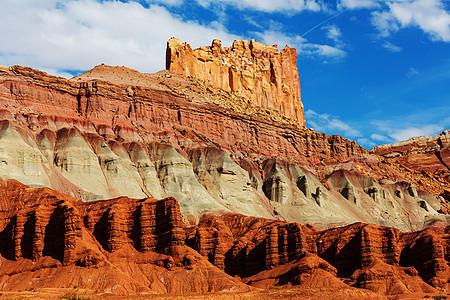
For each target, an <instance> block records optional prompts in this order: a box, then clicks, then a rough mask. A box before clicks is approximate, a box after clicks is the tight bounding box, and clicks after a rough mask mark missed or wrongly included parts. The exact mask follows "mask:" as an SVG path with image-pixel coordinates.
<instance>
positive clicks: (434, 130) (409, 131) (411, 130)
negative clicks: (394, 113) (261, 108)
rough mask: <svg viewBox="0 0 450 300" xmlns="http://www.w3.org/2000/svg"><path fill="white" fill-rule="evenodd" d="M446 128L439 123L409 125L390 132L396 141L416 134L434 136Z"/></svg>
mask: <svg viewBox="0 0 450 300" xmlns="http://www.w3.org/2000/svg"><path fill="white" fill-rule="evenodd" d="M442 130H444V128H443V127H441V126H439V125H426V126H423V127H420V128H418V127H408V128H403V129H395V130H393V132H392V133H390V134H389V136H390V137H392V138H393V139H394V140H396V141H404V140H407V139H409V138H412V137H416V136H422V135H425V136H433V135H436V134H438V133H439V132H441V131H442Z"/></svg>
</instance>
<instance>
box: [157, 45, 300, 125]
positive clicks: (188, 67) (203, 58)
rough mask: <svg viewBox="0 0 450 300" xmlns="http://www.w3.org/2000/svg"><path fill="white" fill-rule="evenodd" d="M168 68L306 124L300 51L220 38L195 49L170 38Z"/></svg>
mask: <svg viewBox="0 0 450 300" xmlns="http://www.w3.org/2000/svg"><path fill="white" fill-rule="evenodd" d="M166 69H167V70H170V71H173V72H175V73H177V74H181V75H185V76H193V77H195V78H199V79H203V80H205V81H207V82H209V83H210V84H212V85H213V86H216V87H218V88H221V89H223V90H225V91H231V92H233V93H235V94H237V95H239V96H242V97H244V98H245V99H247V100H248V101H250V102H252V103H256V104H257V105H258V106H261V107H263V108H272V109H277V110H279V111H280V112H281V113H282V114H283V115H285V116H286V117H288V118H291V119H292V120H294V121H295V122H298V124H299V125H300V126H305V124H306V123H305V116H304V112H303V104H302V102H301V93H300V80H299V75H298V70H297V52H296V50H295V48H289V46H287V45H286V47H285V48H284V49H283V50H281V51H279V50H278V49H277V45H263V44H261V43H260V42H258V41H255V40H251V41H250V43H249V42H248V41H247V40H235V41H234V42H233V45H232V46H231V47H224V48H222V43H221V41H220V40H213V42H212V44H211V46H209V47H208V46H205V47H200V48H198V49H194V50H192V48H191V46H190V45H189V44H188V43H181V41H180V40H179V39H177V38H171V39H170V40H169V41H168V42H167V54H166Z"/></svg>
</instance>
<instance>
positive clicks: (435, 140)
mask: <svg viewBox="0 0 450 300" xmlns="http://www.w3.org/2000/svg"><path fill="white" fill-rule="evenodd" d="M371 152H372V153H375V154H378V155H383V156H384V157H387V158H391V159H393V160H395V161H398V162H400V163H401V164H403V165H405V166H407V167H408V168H411V169H415V170H420V171H427V172H431V173H439V174H440V175H444V176H446V177H448V176H449V175H450V130H445V131H443V132H442V133H440V134H437V135H435V136H433V137H428V136H419V137H413V138H410V139H408V140H406V141H402V142H399V143H393V144H386V145H380V146H376V147H374V148H373V149H372V150H371Z"/></svg>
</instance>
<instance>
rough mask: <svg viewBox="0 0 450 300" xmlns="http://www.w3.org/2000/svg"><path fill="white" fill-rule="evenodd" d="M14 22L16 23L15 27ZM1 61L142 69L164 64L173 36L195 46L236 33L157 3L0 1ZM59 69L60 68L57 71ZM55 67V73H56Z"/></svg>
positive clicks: (50, 66)
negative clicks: (197, 20)
mask: <svg viewBox="0 0 450 300" xmlns="http://www.w3.org/2000/svg"><path fill="white" fill-rule="evenodd" d="M11 24H14V26H11ZM0 26H1V27H2V28H8V30H3V31H2V43H0V61H1V63H2V64H4V65H12V64H21V65H27V66H31V67H35V68H39V69H42V70H49V71H51V72H52V71H53V74H55V73H58V72H59V74H63V75H67V73H62V72H63V71H61V70H66V72H67V71H70V70H86V69H90V68H92V67H93V66H95V65H97V64H100V63H102V62H103V63H106V64H112V65H125V66H128V67H131V68H135V69H137V70H140V71H144V72H154V71H158V70H160V69H163V68H164V56H165V47H166V41H167V40H168V38H170V37H171V36H177V37H178V38H180V39H181V40H185V41H189V42H190V43H191V45H193V46H195V47H197V46H200V45H206V44H209V43H210V42H211V41H212V39H213V38H220V39H222V40H223V41H224V43H228V44H231V42H232V40H233V39H235V38H237V37H236V36H234V35H232V34H230V33H228V32H227V31H226V30H224V29H223V28H222V27H221V26H220V24H216V23H209V24H200V23H198V22H195V21H185V20H183V19H182V18H181V17H179V16H177V15H174V14H171V13H170V12H169V11H168V10H167V9H165V8H164V7H161V6H158V5H149V6H148V8H144V7H143V6H142V5H140V4H139V3H137V2H129V3H122V2H119V1H103V2H97V1H94V0H70V1H65V2H61V1H57V0H47V1H33V0H22V1H12V0H7V1H6V2H2V9H1V10H0ZM58 70H59V71H58ZM55 71H56V72H55Z"/></svg>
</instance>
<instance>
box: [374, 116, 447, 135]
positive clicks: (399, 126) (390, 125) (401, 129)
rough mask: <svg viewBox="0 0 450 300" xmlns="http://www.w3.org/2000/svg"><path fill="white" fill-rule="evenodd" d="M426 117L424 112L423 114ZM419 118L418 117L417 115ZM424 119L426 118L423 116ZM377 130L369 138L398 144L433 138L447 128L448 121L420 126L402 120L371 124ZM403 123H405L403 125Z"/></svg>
mask: <svg viewBox="0 0 450 300" xmlns="http://www.w3.org/2000/svg"><path fill="white" fill-rule="evenodd" d="M424 114H425V115H426V112H424ZM419 116H420V115H419ZM408 118H416V116H408ZM424 118H426V116H424ZM371 123H372V124H373V125H375V127H376V128H377V129H378V132H377V133H374V134H372V135H371V136H370V138H371V139H372V140H374V141H380V142H390V143H391V142H400V141H404V140H407V139H409V138H412V137H416V136H422V135H425V136H434V135H436V134H438V133H440V132H442V131H443V130H444V129H446V128H448V120H444V121H443V122H440V123H439V124H421V125H419V124H418V123H417V122H416V123H415V124H414V123H411V122H410V121H406V120H404V119H402V120H382V121H381V120H379V121H372V122H371ZM405 123H407V124H406V125H405Z"/></svg>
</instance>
